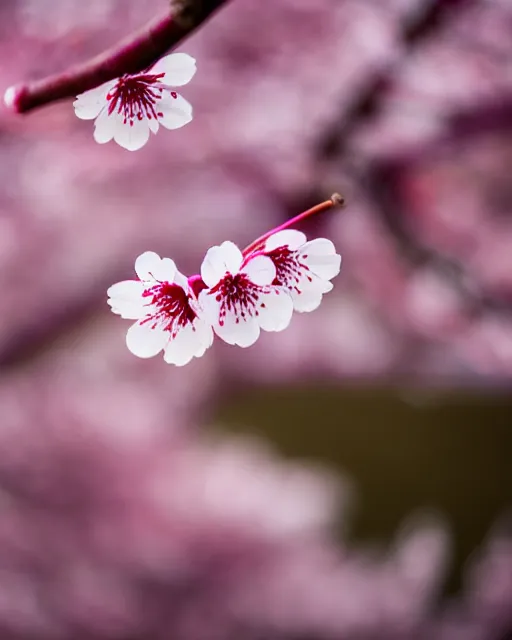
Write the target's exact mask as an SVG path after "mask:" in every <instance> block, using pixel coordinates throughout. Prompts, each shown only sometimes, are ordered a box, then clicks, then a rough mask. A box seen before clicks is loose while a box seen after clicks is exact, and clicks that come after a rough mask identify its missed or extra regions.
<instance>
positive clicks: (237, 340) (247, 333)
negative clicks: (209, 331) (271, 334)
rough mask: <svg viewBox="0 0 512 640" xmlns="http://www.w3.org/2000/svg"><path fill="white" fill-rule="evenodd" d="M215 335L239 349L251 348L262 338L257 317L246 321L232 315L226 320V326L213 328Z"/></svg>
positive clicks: (228, 315) (249, 317)
mask: <svg viewBox="0 0 512 640" xmlns="http://www.w3.org/2000/svg"><path fill="white" fill-rule="evenodd" d="M213 329H214V331H215V333H216V334H217V335H218V336H219V338H222V340H224V342H227V343H228V344H236V345H238V346H239V347H244V348H245V347H250V346H251V345H253V344H254V343H255V342H256V340H257V339H258V338H259V337H260V327H259V324H258V321H257V319H256V318H255V317H251V316H248V317H247V318H246V319H245V320H244V319H243V318H241V317H238V316H236V315H234V314H232V313H228V314H227V315H226V317H225V318H224V324H223V325H222V326H221V325H219V324H217V325H215V326H214V327H213Z"/></svg>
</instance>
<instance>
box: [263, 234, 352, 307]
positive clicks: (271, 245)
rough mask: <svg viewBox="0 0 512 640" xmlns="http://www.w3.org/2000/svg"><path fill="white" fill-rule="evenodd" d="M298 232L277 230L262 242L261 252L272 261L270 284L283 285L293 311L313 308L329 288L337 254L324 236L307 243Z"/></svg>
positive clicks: (337, 266)
mask: <svg viewBox="0 0 512 640" xmlns="http://www.w3.org/2000/svg"><path fill="white" fill-rule="evenodd" d="M306 240H307V239H306V236H305V235H304V234H303V233H301V232H300V231H295V230H293V229H287V230H284V231H278V232H277V233H274V234H273V235H271V236H270V237H268V238H267V239H266V241H265V244H264V248H263V255H265V256H267V257H269V258H270V259H271V260H272V262H273V263H274V266H275V269H276V277H275V280H274V282H273V284H274V285H277V286H281V287H284V288H286V289H287V290H288V291H289V292H290V294H291V297H292V300H293V306H294V309H295V311H299V312H305V311H313V310H314V309H316V308H317V307H318V306H319V304H320V303H321V301H322V296H323V294H324V293H328V292H329V291H331V289H332V288H333V285H332V283H331V282H330V280H331V279H332V278H334V277H335V276H337V275H338V273H339V272H340V267H341V256H340V255H339V254H337V253H336V249H335V248H334V245H333V243H332V242H331V241H330V240H327V239H326V238H317V239H315V240H311V241H309V242H307V241H306Z"/></svg>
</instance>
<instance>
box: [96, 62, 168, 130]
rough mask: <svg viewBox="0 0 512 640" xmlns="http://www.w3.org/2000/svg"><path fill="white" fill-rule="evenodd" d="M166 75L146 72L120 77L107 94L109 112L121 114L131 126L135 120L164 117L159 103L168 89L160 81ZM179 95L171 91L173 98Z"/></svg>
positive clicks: (124, 120) (125, 122)
mask: <svg viewBox="0 0 512 640" xmlns="http://www.w3.org/2000/svg"><path fill="white" fill-rule="evenodd" d="M164 75H165V74H164V73H158V74H154V73H153V74H151V73H145V74H139V75H136V76H130V75H124V76H122V77H121V78H119V80H118V81H117V84H116V85H115V87H114V88H113V89H111V90H110V91H109V93H108V94H107V100H108V101H109V105H108V114H109V115H111V114H112V113H114V112H117V113H119V114H121V115H122V116H123V118H124V119H123V122H124V124H127V123H130V126H133V123H134V122H135V120H143V119H144V118H147V119H148V120H156V119H157V118H161V117H163V115H164V114H163V113H162V112H161V111H157V103H158V101H159V100H160V99H161V98H162V93H163V92H164V90H165V89H166V87H165V85H162V84H161V83H160V80H161V79H162V78H163V77H164ZM177 95H178V94H177V93H176V92H175V91H171V96H172V97H173V98H177Z"/></svg>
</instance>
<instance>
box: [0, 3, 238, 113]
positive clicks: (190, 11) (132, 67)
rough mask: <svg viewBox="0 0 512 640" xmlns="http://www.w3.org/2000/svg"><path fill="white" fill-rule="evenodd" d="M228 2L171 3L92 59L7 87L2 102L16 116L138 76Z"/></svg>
mask: <svg viewBox="0 0 512 640" xmlns="http://www.w3.org/2000/svg"><path fill="white" fill-rule="evenodd" d="M227 2H228V0H171V3H170V4H171V10H170V12H169V13H167V14H166V15H165V16H163V17H159V18H156V19H154V20H152V21H151V22H150V23H149V24H147V25H146V26H145V27H143V28H142V29H141V30H140V31H138V32H136V33H134V34H132V35H131V36H129V37H128V38H126V39H125V40H123V41H121V42H120V43H118V44H117V45H116V46H114V47H112V48H111V49H108V50H107V51H105V52H104V53H102V54H100V55H98V56H96V57H94V58H92V59H91V60H89V61H87V62H85V63H83V64H81V65H76V66H73V67H71V68H69V69H68V70H67V71H64V73H60V74H56V75H53V76H49V77H47V78H43V79H42V80H38V81H36V82H31V83H28V84H19V85H15V86H13V87H9V89H7V91H6V92H5V96H4V101H5V104H6V106H7V107H8V108H10V109H12V110H13V111H15V112H16V113H25V112H27V111H30V110H31V109H35V108H37V107H41V106H43V105H45V104H48V103H51V102H54V101H56V100H61V99H63V98H72V97H75V96H77V95H79V94H80V93H83V92H84V91H87V90H89V89H93V88H94V87H98V86H99V85H101V84H103V83H104V82H108V81H109V80H113V79H114V78H118V77H120V76H122V75H123V74H125V73H138V72H139V71H142V70H144V69H147V68H148V67H149V66H151V65H152V64H154V63H155V62H156V61H157V60H158V59H159V58H161V57H162V56H163V55H164V54H165V53H167V51H168V50H169V49H171V48H172V47H174V46H176V45H177V44H178V43H179V42H181V41H182V40H183V39H184V38H186V37H187V36H188V35H190V34H191V33H192V32H193V31H194V30H195V29H197V28H198V27H199V26H200V25H201V24H202V23H203V22H205V20H207V19H208V18H209V17H210V15H211V14H212V13H213V12H214V11H216V10H217V9H219V8H220V7H221V6H222V5H224V4H226V3H227Z"/></svg>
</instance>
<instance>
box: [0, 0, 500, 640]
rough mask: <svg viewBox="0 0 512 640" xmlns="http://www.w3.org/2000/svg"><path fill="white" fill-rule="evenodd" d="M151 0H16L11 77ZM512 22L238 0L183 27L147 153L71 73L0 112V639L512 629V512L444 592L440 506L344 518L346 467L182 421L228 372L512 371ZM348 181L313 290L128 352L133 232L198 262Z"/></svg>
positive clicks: (470, 635)
mask: <svg viewBox="0 0 512 640" xmlns="http://www.w3.org/2000/svg"><path fill="white" fill-rule="evenodd" d="M165 4H166V3H165V2H163V0H162V2H160V0H149V1H148V2H144V3H141V2H136V1H135V0H101V1H99V0H95V1H94V2H88V3H83V2H81V1H80V0H4V1H3V2H2V3H1V4H0V17H1V20H0V55H1V56H2V60H4V61H5V63H4V64H2V65H1V66H0V84H1V85H2V86H3V87H8V86H10V85H12V84H14V83H16V82H18V81H19V80H20V79H30V78H36V77H42V76H44V75H45V74H46V73H50V72H54V71H58V70H63V69H65V68H66V67H67V66H68V65H69V64H71V63H74V62H78V61H82V60H84V59H85V58H87V57H88V56H90V55H92V54H94V53H96V52H98V51H100V50H102V49H103V48H105V47H106V46H107V45H109V44H111V43H113V42H114V41H115V40H116V39H118V38H119V37H121V36H123V35H125V34H126V33H127V32H128V31H129V30H130V29H132V28H134V27H136V26H139V25H140V24H142V23H143V22H144V21H145V20H146V19H147V18H148V17H151V15H152V12H155V13H156V12H157V11H158V12H159V11H161V10H162V8H163V7H164V6H165ZM262 4H264V5H265V7H264V9H263V8H262ZM441 5H443V6H444V7H445V8H446V11H444V12H440V14H439V16H438V19H429V15H430V13H429V12H431V11H432V10H433V9H432V8H433V7H434V8H435V7H436V6H437V7H439V6H441ZM511 21H512V9H511V5H510V2H509V0H474V1H472V2H455V1H454V0H451V1H450V2H448V1H446V2H443V1H441V2H435V1H433V2H432V1H430V0H429V1H427V0H380V1H378V2H377V1H375V0H357V1H356V0H316V1H315V2H311V1H310V0H281V1H280V2H267V3H262V2H261V1H259V0H234V1H233V3H232V4H230V5H229V6H228V7H227V8H226V9H225V10H223V11H222V12H220V13H219V14H218V15H217V16H216V17H215V18H214V19H213V20H212V21H211V22H210V23H209V24H208V26H207V27H206V28H204V29H203V30H201V31H199V32H198V33H197V34H196V35H194V36H193V37H192V38H191V39H190V40H189V41H188V42H187V46H186V49H185V48H183V49H182V50H186V51H187V52H189V53H190V54H191V55H193V56H194V58H195V59H196V60H197V61H198V72H197V74H196V76H195V78H194V82H193V83H191V84H190V85H188V86H187V93H186V95H187V99H189V100H190V102H191V103H192V104H193V105H194V120H193V121H192V122H191V123H190V124H188V125H187V126H186V127H184V128H183V129H179V130H176V131H173V132H169V133H168V132H165V135H164V134H162V135H158V136H155V137H154V138H153V139H152V140H151V144H148V145H147V146H146V147H144V148H143V149H141V150H139V151H138V152H137V153H128V152H126V151H125V150H124V149H122V148H120V147H118V146H117V145H113V144H110V145H102V146H100V145H97V144H96V143H95V142H94V141H93V139H92V136H91V127H90V123H88V122H81V121H79V120H77V118H76V117H75V114H74V110H73V107H72V103H71V101H69V102H63V103H61V104H55V105H51V106H48V107H46V108H44V109H41V110H40V111H37V112H34V113H32V114H30V115H27V116H26V117H23V118H21V117H15V116H13V115H11V114H7V113H6V112H1V114H0V133H1V137H0V154H1V157H0V213H1V215H0V281H1V286H2V312H3V313H2V314H0V361H1V364H2V379H1V381H0V414H1V420H0V509H1V517H0V567H1V571H0V637H1V638H2V640H4V639H5V640H11V639H12V640H32V639H33V640H43V639H46V638H51V639H52V640H59V639H61V638H62V639H63V640H68V639H69V640H70V639H71V638H72V639H73V640H81V639H82V638H84V639H89V638H90V639H91V640H107V638H108V639H109V640H111V639H114V640H143V639H144V640H147V639H149V640H151V639H153V638H154V639H160V638H162V640H163V639H164V638H169V637H170V638H173V639H176V640H231V639H233V640H235V639H236V640H241V639H243V640H246V639H247V640H262V639H265V640H285V639H286V640H304V639H305V638H308V639H311V640H322V639H325V640H339V638H340V637H343V638H347V639H348V640H352V639H354V640H355V639H357V640H359V639H360V638H365V639H366V638H369V639H372V638H375V639H377V638H378V639H379V640H382V639H384V640H386V639H388V638H389V640H401V639H403V640H423V639H424V640H432V639H433V638H436V640H437V639H439V640H445V639H446V640H459V639H463V640H502V639H503V638H504V637H506V633H507V632H508V633H511V632H512V614H511V612H512V585H511V583H510V576H511V575H512V551H511V543H510V537H508V535H507V531H506V530H501V529H500V530H496V531H491V533H490V535H489V539H488V541H486V542H485V543H484V545H483V547H482V549H481V550H480V551H479V552H478V554H477V555H475V557H474V558H472V559H471V561H470V562H469V564H468V568H467V572H466V574H465V578H464V585H463V590H462V593H461V594H459V595H457V596H456V597H454V598H453V599H450V600H449V601H446V600H442V599H440V598H439V595H440V587H441V585H442V580H443V571H444V568H445V559H446V557H447V555H448V552H449V543H448V532H447V531H446V530H445V528H444V526H443V525H442V524H441V522H440V521H439V520H438V519H434V520H432V521H430V520H428V521H427V522H425V521H423V520H421V519H420V520H414V519H413V521H412V522H411V523H409V525H407V526H405V528H404V530H403V532H402V533H399V535H398V536H397V539H396V544H395V545H393V546H392V547H391V548H390V549H358V548H357V547H352V546H350V545H348V544H341V545H339V544H337V542H336V540H335V535H334V531H333V529H334V522H335V517H334V513H335V505H336V504H338V505H339V504H340V502H341V505H342V506H343V505H344V504H345V502H344V500H341V501H340V495H341V497H345V496H346V495H347V492H348V489H345V488H344V485H340V483H339V482H338V481H337V480H336V479H333V478H332V477H331V476H330V475H329V474H328V473H327V472H324V471H323V470H315V469H311V468H310V467H309V466H308V465H307V464H304V465H303V464H302V463H298V462H297V463H291V462H286V461H284V460H283V459H281V458H280V457H279V456H277V455H276V454H273V453H270V452H269V451H267V450H266V448H265V445H262V444H261V443H258V442H245V441H232V440H230V439H229V438H227V439H226V440H222V439H221V440H219V441H217V440H214V439H211V440H210V439H208V438H206V436H205V435H204V434H203V435H200V434H198V433H197V425H204V426H205V427H208V428H210V426H211V422H212V420H211V419H210V411H211V407H212V406H214V404H215V401H216V400H218V399H219V398H220V397H221V394H222V393H223V392H224V391H225V389H226V386H227V384H229V383H230V382H232V381H233V380H234V379H236V381H237V384H238V385H240V386H243V385H252V384H258V383H265V384H268V383H269V382H271V383H272V384H283V383H286V382H289V381H291V380H300V381H307V380H308V379H310V378H311V377H313V376H315V377H319V376H323V377H324V378H325V379H329V380H330V381H331V382H332V383H333V384H341V383H343V382H344V381H346V379H347V378H354V377H356V378H362V379H364V380H389V378H390V377H391V378H393V379H394V378H403V377H407V378H408V379H409V380H414V381H416V382H418V383H420V384H424V385H427V384H431V383H435V384H441V383H443V384H446V383H450V384H453V385H462V384H470V385H471V386H472V387H473V388H483V387H488V386H490V385H491V384H493V385H494V384H496V385H498V386H504V387H506V386H509V385H510V381H511V377H512V318H511V309H510V305H511V302H512V275H511V274H512V268H511V267H512V262H511V257H510V246H511V242H512V227H511V220H512V219H511V217H510V213H511V210H512V207H511V191H510V164H511V159H512V140H511V135H510V134H511V131H510V106H511V103H512V98H511V91H512V86H511V75H510V60H511V56H512V40H511V39H510V37H509V36H510V25H511ZM336 190H338V191H341V192H342V193H343V194H344V195H345V197H346V199H347V201H348V206H347V208H346V210H344V211H343V212H341V213H340V212H333V213H329V214H326V215H325V216H324V217H323V218H322V219H321V220H317V221H315V222H311V224H310V225H306V226H305V228H304V230H305V231H306V232H307V235H308V237H325V238H330V239H331V240H332V241H333V242H334V244H335V246H336V248H337V249H338V250H339V251H340V253H342V254H343V258H344V269H343V270H342V272H341V275H340V276H339V277H338V278H337V281H336V286H335V288H334V290H333V291H332V292H331V293H330V294H329V296H327V297H326V299H325V301H324V302H323V303H322V305H321V307H320V308H319V309H318V310H317V311H316V312H315V313H314V314H300V315H298V314H297V315H296V316H295V317H294V318H293V320H292V322H291V325H290V327H289V329H288V330H287V331H286V332H283V333H282V334H281V333H279V334H265V335H264V336H262V338H261V339H260V340H259V341H258V344H257V346H255V347H253V348H250V349H244V350H242V349H235V348H234V347H231V346H229V345H223V344H215V345H214V346H213V347H212V349H211V350H210V353H209V357H208V358H201V359H200V360H194V361H193V362H191V363H190V364H189V365H188V366H187V367H186V368H185V369H175V368H173V367H168V366H166V364H165V363H164V362H163V361H160V360H158V361H157V360H152V361H143V360H139V359H136V358H133V357H132V356H131V355H130V354H129V353H128V352H127V350H126V348H125V337H124V333H125V327H124V326H123V323H121V322H119V321H118V319H117V318H114V317H112V316H111V314H110V313H109V310H108V307H107V305H106V302H105V291H106V289H107V287H108V286H109V285H110V284H111V283H112V282H117V281H120V280H124V279H127V278H130V277H131V274H132V265H133V259H134V256H136V255H139V254H141V253H142V252H144V251H146V250H148V249H152V250H154V251H156V252H158V253H159V254H160V255H172V256H173V258H174V259H176V262H177V263H178V264H179V265H180V269H182V270H183V272H184V273H196V272H197V270H198V268H199V267H200V264H201V259H202V257H203V256H204V254H205V251H206V250H207V248H208V247H210V246H213V245H216V244H219V243H221V242H222V241H223V240H224V239H225V238H226V237H229V238H231V239H232V240H233V241H236V242H237V244H238V245H239V246H244V245H245V244H247V243H248V242H250V241H251V240H252V239H253V238H255V237H258V236H259V235H260V234H262V233H263V232H265V231H266V230H267V229H270V228H272V227H274V226H276V225H278V224H280V223H281V222H283V220H285V219H287V218H288V217H290V216H292V215H294V214H297V213H299V212H300V211H301V210H303V209H305V208H306V207H307V206H309V205H312V204H314V203H316V202H318V201H320V200H323V199H324V198H325V197H327V196H329V195H330V193H332V192H333V191H336ZM377 427H378V425H376V428H377ZM318 428H320V427H318V426H317V425H316V424H314V425H311V430H312V432H313V433H314V430H315V429H318ZM368 446H371V443H369V444H368ZM433 472H434V473H435V470H433ZM340 486H341V488H340ZM338 492H340V494H338ZM476 508H478V506H477V505H475V509H476ZM341 520H342V522H343V523H345V522H347V520H348V514H347V512H346V511H345V510H344V509H343V508H342V509H341ZM490 525H491V523H489V526H490ZM438 601H440V602H438Z"/></svg>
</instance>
